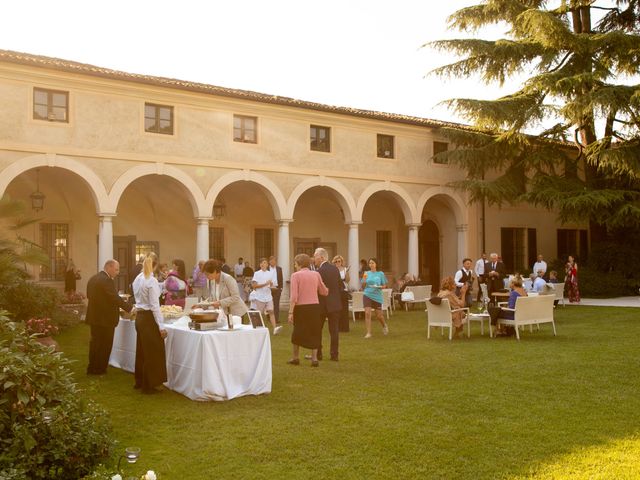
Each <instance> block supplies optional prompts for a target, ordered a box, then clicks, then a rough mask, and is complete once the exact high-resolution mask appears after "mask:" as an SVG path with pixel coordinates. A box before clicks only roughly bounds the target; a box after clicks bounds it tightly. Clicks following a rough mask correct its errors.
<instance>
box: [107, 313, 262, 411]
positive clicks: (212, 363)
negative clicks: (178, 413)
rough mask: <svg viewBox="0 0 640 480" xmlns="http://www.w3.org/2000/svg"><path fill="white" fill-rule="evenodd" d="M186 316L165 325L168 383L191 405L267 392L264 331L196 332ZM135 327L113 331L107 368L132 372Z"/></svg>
mask: <svg viewBox="0 0 640 480" xmlns="http://www.w3.org/2000/svg"><path fill="white" fill-rule="evenodd" d="M187 321H188V317H183V318H181V319H180V320H178V321H176V322H175V323H174V324H171V325H165V327H166V329H167V333H168V335H167V340H166V343H165V350H166V354H167V383H166V384H165V385H166V386H167V387H168V388H170V389H171V390H174V391H176V392H179V393H182V394H183V395H185V396H186V397H189V398H190V399H192V400H204V401H206V400H230V399H232V398H236V397H240V396H243V395H260V394H262V393H270V392H271V380H272V374H271V339H270V338H269V330H268V329H267V328H257V329H254V328H251V327H249V326H247V325H245V326H243V327H242V329H236V330H233V331H221V330H214V331H209V332H199V331H195V330H189V328H188V327H187V326H186V323H187ZM135 350H136V331H135V324H134V322H131V321H129V320H124V319H121V320H120V323H119V325H118V327H116V331H115V336H114V341H113V348H112V350H111V358H110V359H109V364H110V365H112V366H114V367H118V368H122V369H124V370H127V371H130V372H132V371H134V369H135Z"/></svg>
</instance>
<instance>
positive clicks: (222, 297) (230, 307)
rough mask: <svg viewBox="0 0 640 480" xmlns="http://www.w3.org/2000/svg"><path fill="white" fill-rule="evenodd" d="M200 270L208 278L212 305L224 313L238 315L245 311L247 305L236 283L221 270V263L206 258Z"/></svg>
mask: <svg viewBox="0 0 640 480" xmlns="http://www.w3.org/2000/svg"><path fill="white" fill-rule="evenodd" d="M202 271H203V272H204V274H205V275H206V276H207V279H208V280H209V298H211V300H212V301H213V303H212V305H213V306H214V307H216V308H218V307H219V308H221V309H222V310H224V313H225V314H226V315H237V316H239V317H241V316H243V315H244V314H245V313H247V310H248V309H247V306H246V305H245V303H244V301H243V300H242V298H240V291H239V290H238V283H237V282H236V280H235V279H234V278H233V277H232V276H231V275H227V274H226V273H224V272H223V271H222V264H221V263H220V262H219V261H217V260H208V261H207V262H206V263H205V264H204V267H202ZM249 280H251V279H249Z"/></svg>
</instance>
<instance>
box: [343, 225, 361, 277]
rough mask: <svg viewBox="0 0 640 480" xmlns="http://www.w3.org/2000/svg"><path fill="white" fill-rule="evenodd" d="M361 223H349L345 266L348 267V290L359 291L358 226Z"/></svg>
mask: <svg viewBox="0 0 640 480" xmlns="http://www.w3.org/2000/svg"><path fill="white" fill-rule="evenodd" d="M361 223H362V222H351V223H349V224H348V225H349V247H348V258H347V264H348V265H349V288H350V289H351V290H360V278H359V276H358V272H359V270H360V237H359V226H360V224H361Z"/></svg>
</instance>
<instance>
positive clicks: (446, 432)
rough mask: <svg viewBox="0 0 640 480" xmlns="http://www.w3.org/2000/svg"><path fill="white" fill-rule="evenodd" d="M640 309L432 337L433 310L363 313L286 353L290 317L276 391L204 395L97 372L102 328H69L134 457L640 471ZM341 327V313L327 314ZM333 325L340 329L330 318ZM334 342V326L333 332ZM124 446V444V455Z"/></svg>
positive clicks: (244, 473) (197, 467)
mask: <svg viewBox="0 0 640 480" xmlns="http://www.w3.org/2000/svg"><path fill="white" fill-rule="evenodd" d="M639 320H640V310H638V309H634V308H609V307H584V306H567V307H566V308H563V307H559V308H558V309H556V325H557V329H558V336H557V337H553V334H552V331H551V326H550V325H545V326H543V327H542V330H541V331H540V332H535V331H534V333H533V334H532V333H529V331H528V329H527V330H526V332H525V333H524V334H523V335H522V340H521V341H520V342H517V341H516V340H515V339H514V338H498V339H489V338H488V336H487V334H486V333H485V336H484V337H481V336H480V327H479V325H478V324H477V323H474V325H473V328H472V336H471V339H465V340H460V341H454V342H449V340H448V339H447V338H446V337H441V336H440V332H439V330H438V331H434V333H436V334H435V335H433V334H432V337H431V340H427V338H426V321H425V314H424V312H421V311H415V312H408V313H404V312H400V313H396V314H395V315H394V316H393V317H392V318H391V321H390V323H389V325H390V330H391V332H390V334H389V336H388V337H384V336H383V335H382V331H381V329H380V327H379V325H377V326H376V327H375V328H374V337H373V338H371V339H369V340H365V339H363V335H364V325H363V322H362V321H358V323H357V324H355V325H354V324H353V323H352V324H351V325H352V329H351V332H350V333H348V334H342V335H341V337H340V342H341V345H340V347H341V348H340V355H341V357H340V362H338V363H336V362H329V361H326V360H325V361H323V362H321V364H320V368H311V367H310V366H309V362H307V361H305V362H303V363H302V364H301V365H300V366H299V367H293V366H290V365H287V364H286V361H287V359H288V358H289V357H290V352H291V344H290V333H291V329H290V327H285V329H284V331H283V333H284V334H283V335H281V336H277V337H271V342H272V352H273V387H272V393H271V394H270V395H263V396H259V397H242V398H239V399H235V400H232V401H230V402H223V403H219V402H211V403H200V402H193V401H191V400H189V399H187V398H186V397H183V396H182V395H180V394H177V393H174V392H171V391H168V390H167V391H164V392H163V393H162V394H160V395H153V396H143V395H141V394H139V393H138V392H137V391H135V390H133V388H132V386H133V375H132V374H129V373H125V372H123V371H121V370H118V369H113V368H110V369H109V373H108V375H106V376H105V377H101V378H94V377H87V376H86V375H84V370H85V368H86V364H87V351H88V340H89V329H88V327H87V326H86V325H78V326H76V327H74V328H72V329H70V330H67V331H65V332H64V333H63V334H61V335H60V336H58V337H57V339H58V341H59V343H60V345H61V348H62V350H63V351H64V352H65V353H66V355H68V356H69V357H71V358H73V359H75V360H77V362H76V363H75V364H74V369H75V373H76V378H77V381H78V382H79V384H80V386H81V387H82V389H83V390H84V392H85V394H86V395H87V396H89V397H91V398H93V399H95V400H96V401H98V402H99V403H100V404H101V405H102V406H103V407H105V408H106V409H107V410H108V411H109V412H110V413H111V417H112V421H113V427H114V431H115V436H116V438H117V439H118V440H119V442H120V446H121V447H122V449H124V447H126V446H139V447H141V448H142V453H141V457H140V460H139V461H138V463H137V464H136V465H135V466H134V467H135V468H134V469H130V468H129V466H127V467H126V469H125V473H127V474H133V473H137V474H138V475H140V474H141V473H143V472H145V471H146V470H148V469H152V470H155V471H156V473H158V474H159V475H160V479H161V480H167V479H212V478H219V479H248V478H265V479H280V478H283V479H284V478H286V479H298V478H300V479H303V478H313V477H319V478H323V479H327V478H328V479H351V478H353V479H362V478H381V479H382V478H384V479H388V478H428V479H431V478H441V479H474V480H477V479H495V478H499V479H524V478H535V479H552V478H553V479H560V478H567V479H569V478H570V479H637V478H640V463H639V462H638V460H637V459H638V458H640V427H639V425H640V388H639V387H640V362H639V360H638V358H639V353H640V348H639V343H640V341H639V338H640V321H639ZM325 330H326V328H325ZM325 334H326V332H325ZM324 343H325V348H326V349H327V355H328V343H329V340H328V334H326V335H325V340H324ZM116 458H117V457H116Z"/></svg>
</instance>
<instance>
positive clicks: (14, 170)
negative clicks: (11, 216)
mask: <svg viewBox="0 0 640 480" xmlns="http://www.w3.org/2000/svg"><path fill="white" fill-rule="evenodd" d="M39 167H57V168H62V169H64V170H68V171H70V172H72V173H74V174H76V175H78V176H79V177H80V178H82V180H83V181H84V183H85V184H86V185H87V186H88V187H89V192H90V193H91V196H92V197H93V200H94V202H95V207H96V213H100V212H102V211H107V210H109V204H110V203H109V197H108V195H107V191H106V189H105V186H104V183H102V180H101V179H100V178H99V177H98V176H97V175H96V174H95V172H94V171H93V170H91V169H90V168H89V167H87V166H86V165H84V164H83V163H81V162H78V161H77V160H74V159H72V158H68V157H65V156H62V155H56V154H55V153H50V154H40V155H31V156H29V157H25V158H22V159H20V160H17V161H15V162H14V163H12V164H11V165H9V166H8V167H7V168H5V169H4V170H2V172H0V197H2V196H3V195H4V193H5V191H6V190H7V187H8V186H9V184H10V183H11V182H12V181H13V180H14V179H15V178H16V177H18V176H19V175H20V174H22V173H24V172H26V171H28V170H32V169H34V168H39Z"/></svg>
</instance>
